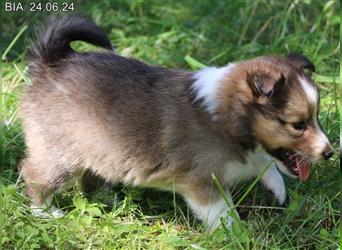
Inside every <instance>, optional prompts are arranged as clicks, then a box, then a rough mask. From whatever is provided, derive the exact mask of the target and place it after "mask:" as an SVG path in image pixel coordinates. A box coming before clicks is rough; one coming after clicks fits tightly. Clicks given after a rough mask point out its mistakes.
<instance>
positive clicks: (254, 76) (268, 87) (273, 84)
mask: <svg viewBox="0 0 342 250" xmlns="http://www.w3.org/2000/svg"><path fill="white" fill-rule="evenodd" d="M284 82H285V76H284V75H283V74H281V76H280V78H278V79H274V77H272V76H271V75H269V74H267V73H266V72H263V71H257V72H253V73H249V74H247V83H248V86H249V87H250V88H251V90H252V93H253V96H254V97H257V98H259V97H272V95H273V93H274V91H275V89H276V88H277V86H278V85H280V84H282V83H284Z"/></svg>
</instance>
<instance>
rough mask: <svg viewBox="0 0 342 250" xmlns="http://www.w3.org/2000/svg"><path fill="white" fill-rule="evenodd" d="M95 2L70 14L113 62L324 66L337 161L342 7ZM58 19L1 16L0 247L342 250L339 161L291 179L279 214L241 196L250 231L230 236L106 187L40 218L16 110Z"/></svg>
mask: <svg viewBox="0 0 342 250" xmlns="http://www.w3.org/2000/svg"><path fill="white" fill-rule="evenodd" d="M57 2H58V1H57ZM69 2H70V1H69ZM98 2H99V3H95V1H89V0H82V1H74V12H73V13H80V14H82V15H85V16H88V17H90V18H91V19H93V20H94V21H95V22H96V23H97V24H99V25H100V26H101V27H102V28H103V30H104V31H105V32H106V34H108V35H109V37H110V40H111V41H112V44H113V45H114V47H115V48H116V51H117V53H119V54H121V55H124V56H127V57H134V58H138V59H140V60H143V61H145V62H147V63H151V64H159V65H163V66H165V67H172V68H182V69H187V70H191V69H192V70H196V69H197V68H199V67H200V66H201V64H204V65H217V66H223V65H225V64H227V63H228V62H231V61H238V60H244V59H249V58H253V57H256V56H260V55H266V54H279V55H286V54H287V53H289V52H301V53H303V54H305V55H306V56H307V57H308V58H310V60H312V61H313V62H314V64H315V66H316V73H315V74H314V75H313V78H314V79H315V81H316V82H317V83H318V85H319V87H320V91H321V92H320V93H321V112H320V119H321V122H322V126H323V127H324V128H325V130H326V131H327V134H328V136H329V138H330V140H331V142H332V143H333V145H334V147H335V149H336V152H338V147H339V137H340V136H339V135H340V115H339V98H340V92H339V84H340V82H339V81H340V78H339V69H340V61H339V59H340V39H339V38H340V32H339V31H340V30H339V26H340V18H339V13H340V3H339V1H319V0H317V1H316V0H302V1H289V0H288V1H275V0H264V1H252V0H251V1H237V0H236V1H235V0H234V1H233V0H229V1H228V0H225V1H224V0H201V1H195V0H187V1H186V0H183V1H157V0H155V1H151V0H150V1H147V0H146V1H143V0H130V1H128V0H127V1H124V0H120V1H114V0H113V1H111V0H103V1H98ZM59 3H62V1H59ZM1 8H3V6H1ZM69 13H71V11H70V12H69ZM51 14H53V13H51V12H50V13H48V12H29V11H28V10H27V9H26V10H25V11H23V12H15V13H14V12H4V10H3V9H2V12H1V16H0V27H1V30H0V33H1V40H0V50H1V54H2V62H1V63H2V65H1V75H2V77H1V114H2V118H3V119H2V122H1V143H0V145H1V152H2V154H1V162H0V163H1V165H0V167H1V169H0V173H1V178H0V193H1V195H0V209H1V212H0V213H1V215H0V226H1V227H2V230H1V232H0V242H1V243H2V248H3V249H50V248H51V249H317V250H320V249H337V248H338V247H339V245H340V244H339V242H340V236H339V218H340V217H339V216H340V211H339V207H340V183H341V182H340V179H339V175H340V170H339V166H340V164H339V158H338V155H337V154H335V156H334V157H333V159H331V160H329V161H328V162H324V163H323V162H322V163H321V164H315V165H314V166H313V169H312V170H313V171H312V174H311V176H310V179H309V180H308V181H307V182H303V183H301V182H299V181H297V180H293V179H288V178H285V179H286V180H285V181H286V183H287V192H288V202H287V204H286V205H285V206H283V207H280V206H279V205H278V204H277V203H276V201H274V200H273V198H272V197H271V195H270V194H269V193H268V192H267V191H265V190H264V188H263V187H262V186H261V185H260V184H259V183H258V182H253V180H252V181H251V182H248V183H242V184H241V185H238V186H236V188H234V190H233V195H234V200H235V201H238V200H240V199H241V197H245V198H244V199H243V200H242V202H241V203H240V205H239V206H238V211H239V212H240V215H241V217H242V221H240V222H239V223H238V224H237V225H236V226H235V227H234V228H233V229H227V228H225V227H221V228H219V229H217V230H216V231H215V232H214V233H212V234H209V233H208V232H206V230H205V228H204V227H203V226H202V225H201V223H200V222H199V221H197V220H196V219H195V218H194V217H193V216H192V214H191V211H190V210H189V208H188V207H187V206H186V204H185V203H184V202H183V200H182V198H181V197H180V196H178V195H177V194H173V193H167V192H161V191H157V190H150V189H138V188H133V187H127V186H126V187H125V186H122V185H116V186H110V185H106V186H105V187H104V188H103V189H102V190H100V192H98V193H96V194H94V195H92V196H91V197H87V198H86V197H85V196H84V195H83V194H82V193H81V192H80V190H79V188H78V186H77V185H76V186H74V187H73V188H72V189H70V190H68V191H66V192H63V193H60V194H57V195H56V197H55V199H54V202H55V204H57V205H58V206H59V207H61V208H63V209H64V210H65V211H67V214H66V216H64V217H63V218H61V219H42V218H37V217H34V216H32V215H31V213H30V211H29V209H28V207H27V205H28V199H27V197H26V195H25V188H24V183H23V182H22V180H21V178H20V166H19V162H20V159H21V158H22V157H23V155H24V151H25V143H24V138H23V134H22V129H21V125H20V120H19V118H18V117H17V108H18V105H19V102H20V98H21V95H22V91H23V87H24V86H25V85H26V84H28V82H29V80H28V79H27V78H26V75H25V67H26V64H27V61H26V57H25V52H26V48H27V38H28V37H29V35H30V34H32V30H33V27H34V25H36V24H39V22H40V21H41V20H42V19H44V17H46V16H47V15H51ZM55 14H56V13H55ZM64 14H67V13H64ZM73 47H74V48H75V49H77V50H78V51H89V50H96V49H97V48H95V47H93V46H90V45H87V44H85V43H80V42H76V43H75V44H73ZM254 184H255V185H254Z"/></svg>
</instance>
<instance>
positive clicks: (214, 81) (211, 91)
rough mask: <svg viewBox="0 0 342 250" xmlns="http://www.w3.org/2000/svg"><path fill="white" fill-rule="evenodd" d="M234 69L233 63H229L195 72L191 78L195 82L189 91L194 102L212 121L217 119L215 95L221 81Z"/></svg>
mask: <svg viewBox="0 0 342 250" xmlns="http://www.w3.org/2000/svg"><path fill="white" fill-rule="evenodd" d="M234 68H235V64H234V63H230V64H228V65H227V66H225V67H222V68H216V67H206V68H203V69H201V70H199V71H197V72H196V73H195V74H194V76H193V78H194V80H195V82H194V83H193V85H192V88H191V91H192V92H193V94H194V97H195V98H194V102H200V103H201V105H202V107H203V108H204V109H205V111H206V112H208V113H209V114H210V116H211V118H212V120H213V121H216V120H217V119H218V114H217V108H218V105H219V103H218V99H217V96H218V95H217V94H218V91H219V88H220V86H221V84H223V79H224V78H225V77H227V76H228V75H229V74H230V73H231V72H232V71H233V70H234Z"/></svg>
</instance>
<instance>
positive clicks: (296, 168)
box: [270, 148, 311, 181]
mask: <svg viewBox="0 0 342 250" xmlns="http://www.w3.org/2000/svg"><path fill="white" fill-rule="evenodd" d="M270 153H271V155H272V156H274V157H275V158H277V159H278V160H280V161H281V162H282V163H283V164H284V166H285V167H286V169H287V170H288V171H289V172H290V173H291V174H293V175H295V176H298V177H299V179H300V180H301V181H306V180H307V179H308V178H309V175H310V165H311V163H310V160H308V159H307V158H306V157H304V156H303V155H301V154H300V153H297V152H294V151H292V150H289V149H285V148H279V149H276V150H274V151H272V152H270Z"/></svg>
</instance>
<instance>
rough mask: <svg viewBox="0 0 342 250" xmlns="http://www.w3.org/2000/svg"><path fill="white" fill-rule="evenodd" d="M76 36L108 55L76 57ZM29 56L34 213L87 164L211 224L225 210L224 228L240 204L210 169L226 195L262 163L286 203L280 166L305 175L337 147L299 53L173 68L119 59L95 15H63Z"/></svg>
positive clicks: (266, 179)
mask: <svg viewBox="0 0 342 250" xmlns="http://www.w3.org/2000/svg"><path fill="white" fill-rule="evenodd" d="M75 40H81V41H85V42H88V43H91V44H94V45H97V46H99V47H102V48H105V49H108V51H105V52H96V53H92V52H90V53H77V52H75V51H74V50H72V48H71V47H70V42H72V41H75ZM28 59H29V76H30V79H31V80H32V84H31V85H30V86H28V87H27V90H26V92H25V94H24V97H23V100H22V103H21V109H20V114H21V118H22V125H23V129H24V133H25V138H26V145H27V153H26V157H25V159H24V160H23V162H22V173H23V177H24V180H25V182H26V186H27V192H28V196H29V197H30V200H31V208H33V209H35V211H39V212H43V211H45V210H44V209H46V208H51V203H50V202H51V196H52V194H53V193H54V191H56V190H59V189H61V188H63V187H64V186H65V185H66V184H67V183H69V182H70V181H71V180H73V179H75V178H76V179H77V178H82V174H83V173H84V172H87V171H88V172H91V173H92V174H94V175H97V176H100V177H102V178H104V179H105V180H106V181H109V182H112V183H118V182H120V183H124V184H131V185H134V186H141V187H152V188H157V189H163V190H170V191H172V190H175V191H176V192H177V193H179V194H181V195H182V196H183V197H184V199H185V201H186V202H187V203H188V205H189V206H190V207H191V209H192V211H193V213H194V214H195V215H196V216H197V218H199V219H201V220H202V221H203V222H204V223H205V225H206V226H207V227H208V228H209V229H215V228H216V227H217V226H218V225H219V224H220V218H221V217H225V220H226V221H227V225H229V224H231V222H232V221H233V220H234V218H233V217H232V216H230V217H229V216H227V212H228V211H229V210H230V211H233V210H232V209H235V208H234V206H233V205H229V204H227V203H226V202H225V200H224V199H223V197H222V196H221V195H220V193H219V192H218V190H217V187H216V186H215V184H214V183H213V178H212V176H216V178H217V179H218V181H219V182H220V183H221V185H222V186H223V187H224V189H225V191H226V194H227V196H228V197H230V194H229V189H230V187H232V186H233V185H235V184H236V183H237V182H240V181H243V180H247V179H250V178H253V177H256V176H258V175H259V174H260V173H261V171H263V169H264V168H265V166H267V165H268V166H269V168H268V169H267V171H266V172H265V173H264V175H263V176H262V178H261V182H262V183H263V184H264V186H265V187H266V188H267V189H269V190H270V191H272V192H273V193H274V195H275V198H276V199H277V200H278V202H279V203H283V202H284V201H285V199H286V189H285V185H284V181H283V178H282V176H281V174H280V173H279V172H278V169H279V170H280V171H281V172H283V173H284V174H286V175H289V176H292V177H299V179H300V180H306V179H308V177H309V174H310V162H311V161H318V160H321V159H329V158H330V157H331V156H332V154H333V150H332V146H331V145H330V143H329V140H328V139H327V136H326V135H325V133H324V131H323V129H322V127H321V125H320V122H319V120H318V113H319V92H318V89H317V87H316V85H315V84H314V82H313V80H312V79H311V77H310V72H312V71H314V69H315V68H314V66H313V64H312V63H311V62H310V61H309V60H308V59H307V58H306V57H304V56H302V55H299V54H290V55H289V56H287V57H278V56H264V57H258V58H255V59H251V60H247V61H241V62H235V63H229V64H228V65H226V66H224V67H220V68H217V67H207V68H203V69H201V70H199V71H196V72H190V71H182V70H173V69H167V68H163V67H160V66H154V65H148V64H145V63H143V62H141V61H139V60H135V59H130V58H124V57H122V56H120V55H118V54H117V53H115V52H114V51H113V50H112V46H111V43H110V41H109V40H108V38H107V37H106V36H105V34H104V33H103V32H102V31H101V30H100V28H99V27H97V26H96V25H95V24H94V23H93V22H91V21H90V20H88V19H85V18H82V17H78V16H66V17H58V18H54V19H51V20H50V21H49V22H48V23H47V25H46V26H45V28H43V29H42V30H39V31H38V32H37V40H36V42H35V43H33V44H32V46H31V48H30V49H29V52H28ZM230 199H231V198H230ZM53 209H55V208H53ZM59 213H60V211H59V210H55V214H56V215H59Z"/></svg>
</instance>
